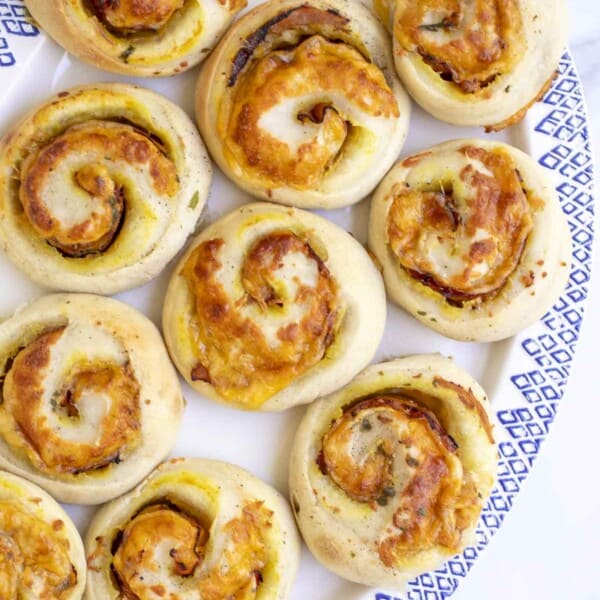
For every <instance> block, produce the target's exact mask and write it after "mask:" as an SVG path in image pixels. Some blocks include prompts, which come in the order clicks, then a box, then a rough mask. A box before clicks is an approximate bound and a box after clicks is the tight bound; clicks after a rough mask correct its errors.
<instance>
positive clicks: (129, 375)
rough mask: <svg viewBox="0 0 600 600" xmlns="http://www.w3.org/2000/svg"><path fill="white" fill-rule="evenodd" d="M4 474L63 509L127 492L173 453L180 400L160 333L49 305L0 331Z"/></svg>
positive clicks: (88, 304)
mask: <svg viewBox="0 0 600 600" xmlns="http://www.w3.org/2000/svg"><path fill="white" fill-rule="evenodd" d="M0 400H1V402H0V467H2V468H4V469H6V470H8V471H12V472H14V473H17V474H18V475H22V476H23V477H26V478H28V479H31V480H32V481H35V482H36V483H37V484H38V485H40V486H41V487H43V488H45V489H46V490H48V491H49V492H50V493H51V494H53V495H54V496H55V497H56V498H57V499H58V500H59V501H61V502H72V503H78V504H99V503H101V502H104V501H106V500H109V499H111V498H114V497H115V496H118V495H119V494H122V493H123V492H125V491H126V490H129V489H131V488H132V487H133V486H134V485H135V484H136V483H138V482H139V481H140V480H141V479H142V478H143V477H144V476H145V475H146V474H147V473H148V472H149V471H150V470H151V469H153V468H154V467H155V466H156V465H157V464H158V463H159V462H160V461H161V460H162V459H164V458H165V456H166V455H167V454H168V452H169V451H170V450H171V448H172V446H173V445H174V443H175V438H176V435H177V431H178V429H179V423H180V420H181V412H182V410H183V398H182V396H181V390H180V387H179V380H178V378H177V375H176V373H175V371H174V369H173V367H172V366H171V364H170V362H169V357H168V354H167V352H166V349H165V347H164V344H163V342H162V339H161V337H160V334H159V333H158V331H157V329H156V327H155V326H154V325H153V324H152V323H151V322H150V321H149V320H148V319H147V318H146V317H144V316H143V315H142V314H141V313H138V312H137V311H136V310H134V309H133V308H130V307H129V306H127V305H126V304H122V303H121V302H117V301H116V300H111V299H108V298H103V297H101V296H91V295H83V294H56V295H51V296H45V297H43V298H40V299H39V300H36V301H35V302H32V303H31V304H29V305H27V306H26V307H24V308H22V309H20V310H19V311H17V313H15V314H14V315H13V316H12V317H11V318H9V319H7V320H6V321H4V322H3V323H2V324H1V325H0Z"/></svg>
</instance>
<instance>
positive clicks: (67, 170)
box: [19, 121, 179, 256]
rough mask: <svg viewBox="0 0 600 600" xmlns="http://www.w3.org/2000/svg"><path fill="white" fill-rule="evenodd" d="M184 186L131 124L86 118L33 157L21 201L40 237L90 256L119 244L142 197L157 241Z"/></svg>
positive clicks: (25, 168)
mask: <svg viewBox="0 0 600 600" xmlns="http://www.w3.org/2000/svg"><path fill="white" fill-rule="evenodd" d="M178 187H179V184H178V180H177V170H176V167H175V164H174V163H173V162H172V161H171V160H170V159H169V158H167V157H166V156H165V155H164V154H163V153H162V152H161V150H160V149H159V147H158V146H157V145H156V144H155V143H154V142H153V141H152V140H151V139H150V138H149V137H147V136H146V135H144V134H143V133H141V132H140V131H138V130H136V129H134V128H133V127H130V126H129V125H123V124H119V123H114V122H110V121H88V122H86V123H83V124H80V125H75V126H73V127H71V128H69V129H67V130H66V131H65V132H64V133H62V134H61V135H60V136H58V137H56V138H54V139H53V140H52V141H50V142H49V143H48V144H46V145H45V146H43V147H42V148H40V149H39V150H38V151H37V152H35V153H32V154H30V155H29V156H28V157H27V159H26V160H25V162H24V164H23V168H22V184H21V187H20V190H19V197H20V200H21V204H22V205H23V208H24V210H25V214H26V216H27V219H28V221H29V223H30V225H31V227H32V228H33V230H34V231H35V232H36V233H37V235H39V236H40V237H41V238H42V239H44V240H46V241H48V243H50V244H51V245H53V246H55V247H56V248H58V249H59V250H60V251H61V252H63V253H64V254H67V255H70V256H84V255H86V254H90V253H97V252H102V251H104V250H106V249H107V248H108V247H109V246H110V245H111V244H112V243H113V242H114V240H115V238H116V237H117V235H118V230H119V227H120V225H121V221H122V219H123V218H124V215H127V217H128V218H129V215H130V213H135V210H132V208H133V205H135V204H136V203H137V199H143V203H144V204H145V205H148V204H149V205H150V206H151V211H150V212H151V215H149V216H151V217H153V220H154V222H155V227H154V229H155V230H156V231H155V234H154V239H158V238H159V237H160V234H161V233H162V227H164V225H161V223H163V224H165V223H168V220H169V213H170V211H171V210H172V209H170V208H169V198H170V197H172V196H173V195H174V194H176V193H177V191H178ZM129 200H131V201H130V202H129ZM125 205H127V206H125ZM150 237H153V236H150ZM148 241H149V242H150V243H152V240H148Z"/></svg>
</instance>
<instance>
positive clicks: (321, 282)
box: [182, 230, 341, 408]
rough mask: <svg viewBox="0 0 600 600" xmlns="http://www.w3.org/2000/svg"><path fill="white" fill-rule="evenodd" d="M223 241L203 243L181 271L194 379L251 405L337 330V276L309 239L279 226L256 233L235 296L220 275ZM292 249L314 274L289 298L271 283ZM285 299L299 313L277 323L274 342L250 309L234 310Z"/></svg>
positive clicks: (276, 307)
mask: <svg viewBox="0 0 600 600" xmlns="http://www.w3.org/2000/svg"><path fill="white" fill-rule="evenodd" d="M224 243H225V242H224V241H223V240H222V239H211V240H208V241H206V242H203V243H202V244H200V245H199V246H198V247H197V248H196V249H195V250H194V252H193V253H192V254H191V256H190V257H189V258H188V260H187V261H186V263H185V265H184V267H183V270H182V275H183V276H184V277H185V279H186V280H187V282H188V285H189V287H190V293H191V294H192V296H193V298H194V301H193V302H194V307H195V313H194V318H193V324H194V326H193V332H194V336H195V346H196V348H197V350H198V352H199V364H198V365H196V366H195V367H194V369H193V371H192V373H191V378H192V379H193V380H204V381H208V382H209V383H210V384H211V385H213V386H214V387H215V389H216V391H217V392H218V393H219V394H220V395H221V396H222V397H223V398H225V399H228V400H233V399H236V398H239V397H243V398H244V405H245V406H246V407H250V408H256V407H258V406H260V405H261V404H262V403H264V402H265V400H267V399H268V398H270V397H271V396H272V395H273V394H276V393H277V392H278V391H280V390H281V389H283V388H284V387H286V386H287V385H288V384H289V383H290V382H291V381H293V380H294V379H296V378H297V377H299V376H300V375H302V374H303V373H304V372H306V371H307V370H308V369H309V368H310V367H312V366H313V365H315V364H316V363H318V362H319V361H320V360H321V359H322V358H323V356H324V355H325V352H326V350H327V347H328V346H329V344H330V343H331V341H332V340H333V339H334V338H335V335H336V326H337V324H338V316H339V315H340V312H341V306H340V299H339V297H338V291H337V284H336V283H335V280H334V279H333V277H332V276H331V274H330V272H329V270H328V269H327V267H326V266H325V264H324V263H323V261H322V260H321V259H320V258H319V257H318V255H317V254H316V253H315V251H314V250H313V248H312V247H311V245H310V241H309V240H303V239H301V238H300V237H299V236H298V235H296V234H294V233H293V232H292V231H290V230H281V231H274V232H271V233H269V234H267V235H264V236H262V237H260V238H259V239H258V240H256V241H255V243H254V244H253V246H252V247H250V248H249V249H248V252H247V254H246V256H245V258H244V264H243V265H242V274H241V278H242V284H243V286H244V295H243V296H242V297H240V298H239V299H238V300H234V299H232V298H230V297H229V296H228V295H227V293H226V291H225V290H224V288H223V286H222V285H221V284H220V283H219V281H218V279H217V274H218V271H219V270H220V269H221V267H222V266H223V265H222V263H221V262H220V261H219V258H218V256H219V250H220V249H221V248H222V246H223V244H224ZM297 256H303V257H304V260H306V261H307V262H308V263H309V264H311V265H313V266H314V269H315V270H316V272H317V281H316V284H315V285H312V286H309V285H307V284H300V283H299V282H298V285H297V290H296V293H295V296H293V297H290V296H289V295H288V294H289V292H288V291H287V290H284V289H281V288H280V289H279V290H277V289H276V287H275V286H276V285H277V271H278V270H279V269H281V267H282V265H283V264H284V263H285V262H286V261H288V260H290V259H292V260H293V259H294V258H296V257H297ZM289 302H295V303H298V304H301V305H303V307H304V312H303V316H302V317H301V319H300V320H298V321H295V322H292V323H288V324H286V325H282V326H281V327H280V328H279V329H278V331H277V333H276V336H277V338H278V340H279V342H280V343H279V344H277V346H275V347H273V346H272V344H270V343H269V341H268V340H267V339H266V337H265V334H264V333H263V332H262V331H261V328H260V326H259V325H257V324H256V323H254V322H253V321H252V319H251V318H250V317H249V316H248V313H247V312H244V313H242V312H240V311H239V308H240V307H244V306H248V305H255V306H258V307H260V310H261V311H263V313H268V312H270V311H275V312H277V311H280V309H281V308H282V307H284V306H285V305H286V304H288V303H289ZM233 357H236V358H235V360H232V358H233Z"/></svg>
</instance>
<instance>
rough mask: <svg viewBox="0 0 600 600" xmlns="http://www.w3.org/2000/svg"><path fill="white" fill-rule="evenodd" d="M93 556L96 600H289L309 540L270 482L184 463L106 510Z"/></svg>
mask: <svg viewBox="0 0 600 600" xmlns="http://www.w3.org/2000/svg"><path fill="white" fill-rule="evenodd" d="M86 551H87V560H88V569H89V571H88V584H87V589H86V598H87V599H88V600H104V599H105V598H116V597H119V598H121V597H125V598H194V599H198V600H212V599H214V600H217V599H220V598H231V599H236V600H255V599H256V600H263V599H264V600H266V599H269V600H284V599H285V598H287V597H288V594H289V590H290V588H291V585H292V582H293V580H294V577H295V573H296V569H297V565H298V561H299V553H300V540H299V536H298V534H297V532H296V528H295V526H294V519H293V517H292V514H291V511H290V509H289V506H288V504H287V502H286V501H285V500H284V498H283V497H282V496H280V495H279V494H278V493H277V492H276V491H275V490H274V489H273V488H271V487H270V486H268V485H267V484H266V483H264V482H262V481H260V480H259V479H257V478H256V477H254V476H253V475H251V474H250V473H248V472H246V471H244V470H243V469H240V468H239V467H235V466H233V465H230V464H227V463H223V462H219V461H213V460H205V459H199V458H176V459H172V460H170V461H168V462H166V463H163V464H162V465H160V466H159V467H158V468H157V469H156V470H155V471H154V472H153V473H152V474H151V475H150V476H149V477H148V478H147V479H146V480H145V481H144V482H142V483H141V484H140V485H139V486H138V487H137V488H136V489H135V490H133V491H132V492H130V493H129V494H126V495H125V496H122V497H121V498H118V499H117V500H114V501H113V502H111V503H110V504H107V505H106V506H104V507H102V508H101V509H100V511H99V512H98V513H97V514H96V515H95V516H94V518H93V520H92V522H91V524H90V527H89V530H88V533H87V535H86Z"/></svg>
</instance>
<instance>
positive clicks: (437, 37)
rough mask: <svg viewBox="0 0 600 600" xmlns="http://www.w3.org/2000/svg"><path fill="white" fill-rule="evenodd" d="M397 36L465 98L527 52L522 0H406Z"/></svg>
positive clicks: (397, 23) (398, 13) (481, 90)
mask: <svg viewBox="0 0 600 600" xmlns="http://www.w3.org/2000/svg"><path fill="white" fill-rule="evenodd" d="M394 35H395V37H396V39H397V40H398V42H399V43H400V46H401V47H402V48H403V49H404V50H405V51H408V52H413V53H415V54H418V55H419V56H420V57H421V59H422V60H423V62H424V63H425V64H426V65H427V66H428V67H429V68H431V69H433V71H435V72H436V73H438V74H439V76H440V77H441V78H442V79H443V80H445V81H448V82H451V83H453V84H454V85H455V86H456V88H457V89H458V90H460V91H461V92H462V93H464V94H482V93H485V92H484V91H485V89H486V88H487V87H488V86H489V85H491V84H492V83H494V82H495V81H496V79H498V78H499V77H501V76H502V75H504V74H506V73H510V72H511V71H512V69H513V68H514V67H515V65H516V64H517V63H518V62H519V60H520V59H521V57H522V56H523V54H524V52H525V50H526V42H525V40H524V37H523V35H524V34H523V22H522V18H521V9H520V6H519V2H518V0H494V1H492V2H490V1H489V0H475V1H473V2H468V1H466V0H418V1H410V2H409V1H408V0H403V1H402V2H401V3H400V5H399V6H398V9H397V11H396V17H395V24H394Z"/></svg>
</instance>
